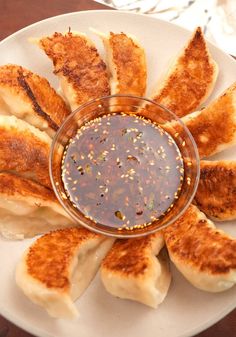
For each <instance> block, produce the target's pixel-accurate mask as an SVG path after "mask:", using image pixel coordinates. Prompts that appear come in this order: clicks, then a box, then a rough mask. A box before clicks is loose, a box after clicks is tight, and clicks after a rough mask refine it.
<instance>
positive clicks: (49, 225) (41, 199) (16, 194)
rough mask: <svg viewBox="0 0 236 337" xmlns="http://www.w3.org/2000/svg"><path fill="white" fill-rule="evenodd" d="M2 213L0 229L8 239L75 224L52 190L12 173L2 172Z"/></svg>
mask: <svg viewBox="0 0 236 337" xmlns="http://www.w3.org/2000/svg"><path fill="white" fill-rule="evenodd" d="M0 216H1V222H0V232H1V234H2V235H3V236H4V237H6V238H8V239H24V238H26V237H31V236H34V235H36V234H42V233H45V232H48V231H49V230H52V229H58V228H63V227H68V226H72V225H73V224H74V222H73V221H72V220H71V219H70V217H69V216H68V215H67V213H66V212H65V211H64V210H63V208H62V206H61V205H60V204H59V202H58V201H57V199H56V197H55V195H54V193H53V191H51V190H49V189H48V188H45V187H43V186H41V185H39V184H37V183H35V182H33V181H31V180H29V179H25V178H21V177H19V176H16V175H14V174H11V173H0Z"/></svg>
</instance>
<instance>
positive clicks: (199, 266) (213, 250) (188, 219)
mask: <svg viewBox="0 0 236 337" xmlns="http://www.w3.org/2000/svg"><path fill="white" fill-rule="evenodd" d="M164 235H165V241H166V245H167V248H168V251H169V253H170V255H172V256H174V258H175V260H178V261H179V262H180V263H181V264H183V265H186V266H189V267H191V268H193V269H194V270H197V271H200V272H205V273H209V274H212V275H220V274H222V275H223V274H227V273H229V272H230V270H231V269H235V268H236V240H235V239H232V238H230V237H229V236H228V235H226V234H224V233H223V232H222V231H220V230H218V229H216V228H212V227H211V226H210V224H209V220H208V219H207V218H206V217H205V216H204V214H203V213H201V212H200V211H199V210H198V208H197V207H196V206H193V205H191V206H190V207H189V208H188V209H187V211H186V212H185V214H184V215H182V216H181V217H180V218H179V219H178V220H177V221H176V222H175V223H174V224H172V225H170V226H169V227H167V229H165V230H164Z"/></svg>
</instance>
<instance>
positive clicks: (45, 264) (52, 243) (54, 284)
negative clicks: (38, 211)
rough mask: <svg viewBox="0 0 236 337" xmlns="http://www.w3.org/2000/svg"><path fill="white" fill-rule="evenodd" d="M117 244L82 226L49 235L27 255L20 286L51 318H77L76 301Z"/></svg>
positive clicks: (19, 275)
mask: <svg viewBox="0 0 236 337" xmlns="http://www.w3.org/2000/svg"><path fill="white" fill-rule="evenodd" d="M113 242H114V240H113V239H111V238H107V237H104V236H102V235H99V234H95V233H93V232H90V231H88V230H87V229H85V228H78V227H73V228H67V229H63V230H57V231H54V232H51V233H49V234H46V235H44V236H42V237H40V238H39V239H38V240H37V241H36V242H35V243H34V244H33V245H32V246H31V247H29V249H28V250H27V251H26V252H25V254H24V256H23V257H22V259H21V261H20V263H19V264H18V266H17V270H16V283H17V285H18V286H19V287H20V288H21V289H22V290H23V292H24V293H25V295H26V296H27V297H28V298H29V299H30V300H31V301H33V302H34V303H36V304H38V305H40V306H41V307H43V308H45V309H46V310H47V312H48V313H49V315H51V316H53V317H57V318H74V317H76V316H78V312H77V309H76V306H75V304H74V303H73V301H75V300H76V299H77V298H78V297H80V296H81V294H82V293H83V292H84V290H85V289H86V288H87V287H88V285H89V283H90V282H91V281H92V279H93V277H94V276H95V274H96V272H97V270H98V268H99V266H100V263H101V261H102V259H103V258H104V256H105V255H106V253H107V252H108V250H109V249H110V248H111V246H112V244H113Z"/></svg>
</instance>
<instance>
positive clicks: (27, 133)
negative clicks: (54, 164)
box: [0, 115, 52, 188]
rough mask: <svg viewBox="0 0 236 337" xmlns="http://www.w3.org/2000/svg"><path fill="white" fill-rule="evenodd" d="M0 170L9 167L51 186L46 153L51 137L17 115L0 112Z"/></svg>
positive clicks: (48, 151)
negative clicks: (0, 113)
mask: <svg viewBox="0 0 236 337" xmlns="http://www.w3.org/2000/svg"><path fill="white" fill-rule="evenodd" d="M0 138H1V141H0V171H11V172H15V173H18V174H21V175H23V176H25V177H27V178H30V179H32V180H35V181H36V182H39V183H40V184H42V185H44V186H46V187H50V188H51V182H50V177H49V153H50V146H51V143H52V139H51V138H50V137H49V136H48V135H47V134H46V133H45V132H42V131H40V130H39V129H37V128H35V127H33V126H32V125H30V124H28V123H26V122H24V121H22V120H20V119H18V118H16V117H15V116H1V115H0Z"/></svg>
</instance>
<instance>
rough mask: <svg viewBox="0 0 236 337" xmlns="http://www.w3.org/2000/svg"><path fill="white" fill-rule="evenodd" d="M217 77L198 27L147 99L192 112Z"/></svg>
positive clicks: (176, 110)
mask: <svg viewBox="0 0 236 337" xmlns="http://www.w3.org/2000/svg"><path fill="white" fill-rule="evenodd" d="M157 63H158V60H157ZM217 76H218V65H217V64H216V62H215V61H214V60H213V58H212V56H211V54H210V52H209V50H208V47H207V43H206V41H205V39H204V35H203V32H202V30H201V28H200V27H198V28H197V29H196V30H195V31H194V33H193V35H192V36H191V38H190V40H189V41H188V42H187V44H186V46H184V48H183V49H182V50H181V52H180V54H179V55H178V56H177V58H176V59H175V61H174V62H173V64H172V65H171V67H170V69H169V70H168V72H167V74H166V75H165V77H164V78H163V80H162V81H160V84H159V86H158V87H157V89H156V91H155V92H154V94H153V95H152V97H151V99H152V100H154V101H155V102H156V103H159V104H162V105H163V106H165V107H166V108H168V109H169V110H170V111H172V112H174V113H175V114H176V115H177V116H179V117H183V116H185V115H187V114H189V113H191V112H193V111H195V110H196V109H197V108H198V107H199V106H200V105H201V104H202V103H203V102H204V101H205V100H206V99H207V98H208V97H209V95H210V94H211V92H212V90H213V88H214V86H215V82H216V79H217Z"/></svg>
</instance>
